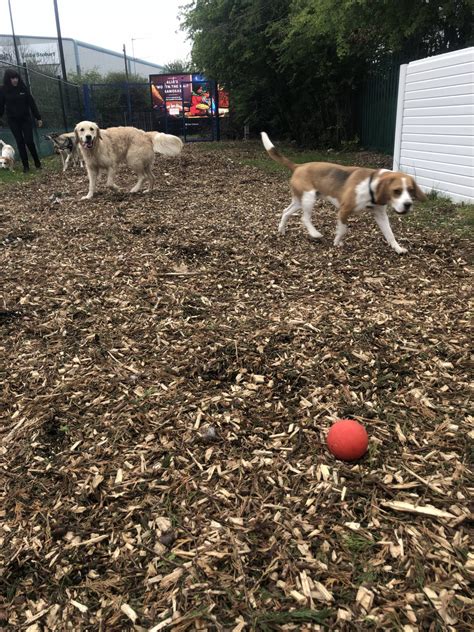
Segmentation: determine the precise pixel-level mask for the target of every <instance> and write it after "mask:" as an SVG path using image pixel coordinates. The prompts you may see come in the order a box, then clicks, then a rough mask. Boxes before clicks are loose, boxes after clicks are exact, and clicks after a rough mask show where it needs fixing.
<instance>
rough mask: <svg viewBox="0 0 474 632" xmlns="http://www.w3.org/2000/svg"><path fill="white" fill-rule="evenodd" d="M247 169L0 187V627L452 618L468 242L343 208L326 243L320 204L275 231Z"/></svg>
mask: <svg viewBox="0 0 474 632" xmlns="http://www.w3.org/2000/svg"><path fill="white" fill-rule="evenodd" d="M252 157H259V158H264V157H265V153H264V151H263V149H262V148H261V146H260V145H257V144H253V143H248V144H244V145H238V144H235V145H223V146H221V147H219V150H217V149H216V148H206V147H205V146H186V147H185V150H184V152H183V156H182V158H181V159H180V160H176V161H164V160H163V161H157V164H156V166H155V172H156V175H157V186H156V190H155V191H154V192H153V194H152V195H149V196H148V195H144V194H139V195H136V196H130V195H129V194H125V193H124V194H118V193H113V192H106V191H104V189H103V188H102V189H101V190H102V193H101V194H99V195H98V196H97V198H96V199H94V200H92V201H83V202H81V201H80V196H81V195H84V194H85V193H86V191H87V178H86V175H85V172H82V171H81V170H80V169H77V170H74V171H68V172H67V173H66V174H65V175H62V174H59V173H52V174H45V175H44V177H42V178H41V179H34V180H30V181H28V180H26V181H25V183H24V184H23V183H20V184H16V185H11V186H9V187H8V189H7V190H6V191H5V192H3V191H2V199H1V201H0V269H1V278H2V293H3V299H2V300H3V303H2V305H0V310H1V314H0V320H1V321H2V322H1V330H0V335H1V346H0V355H1V358H2V361H1V362H2V367H1V370H2V375H1V379H2V382H3V387H2V395H1V397H2V399H1V408H0V411H1V414H2V417H3V419H4V421H3V424H2V426H1V442H2V443H1V451H0V466H1V470H0V477H1V479H2V487H1V492H2V497H1V500H0V503H1V523H2V529H1V531H0V545H1V556H2V557H3V558H4V564H5V568H4V572H3V580H2V581H3V591H2V592H3V595H4V601H3V605H2V608H3V610H2V611H1V612H0V617H1V618H2V619H3V622H2V621H0V627H1V625H3V627H4V629H6V630H27V631H28V632H43V631H44V632H45V631H49V630H59V631H64V630H73V631H75V632H76V631H82V630H84V631H107V632H109V631H125V630H140V631H150V632H151V631H153V632H158V631H159V630H175V631H182V630H222V631H232V630H233V631H234V632H240V631H241V630H303V631H305V630H341V631H343V630H365V629H377V630H403V632H415V631H417V630H430V631H435V630H449V631H462V630H467V629H468V628H469V620H470V619H469V612H470V609H472V601H471V595H470V593H469V587H468V586H469V577H470V575H471V578H472V573H473V571H474V557H473V556H472V552H470V550H469V531H468V526H469V520H470V518H471V515H470V513H469V509H468V501H469V495H470V491H469V486H468V484H469V469H468V467H469V462H468V446H469V442H470V440H472V437H473V434H472V418H469V416H468V412H469V404H468V377H469V369H468V366H469V365H468V360H469V356H468V343H469V330H468V324H469V319H468V309H467V303H468V295H469V291H470V277H469V273H468V267H467V265H468V261H469V258H468V257H469V251H468V247H469V244H468V242H467V240H465V239H463V238H462V237H458V236H455V235H454V234H449V233H442V234H441V233H439V232H436V231H434V230H433V229H432V228H431V227H430V226H425V227H423V228H419V227H416V226H415V225H414V224H410V223H409V222H407V221H404V220H402V221H400V220H397V219H396V218H393V220H392V225H393V228H394V232H395V234H396V235H397V237H399V238H400V243H401V244H402V245H407V246H408V248H409V253H408V255H406V256H405V257H400V256H398V255H397V254H395V253H394V252H393V251H392V250H391V249H390V248H389V247H388V246H387V245H386V244H385V243H384V242H383V239H382V237H381V235H380V234H379V232H378V229H377V228H376V227H375V225H372V222H371V219H370V217H368V216H362V217H359V218H357V219H355V220H354V221H353V222H352V223H351V232H350V235H349V236H348V238H347V240H346V243H345V245H344V247H343V248H342V249H340V250H336V249H334V248H333V246H332V239H333V236H334V229H335V214H334V210H333V209H332V207H330V206H329V205H325V204H323V205H321V206H320V207H318V208H317V209H316V211H315V214H314V216H315V225H316V227H317V228H318V229H319V230H321V232H323V234H324V239H323V240H322V241H321V242H314V241H311V240H310V239H309V238H308V236H307V234H306V231H305V230H304V229H303V227H302V226H301V223H300V221H299V219H298V218H293V219H292V220H291V222H290V225H289V231H288V233H287V235H286V236H285V237H279V236H278V235H277V232H276V228H277V224H278V220H279V216H280V213H281V211H282V210H283V208H284V207H285V206H287V205H288V203H289V194H288V176H287V174H286V173H284V172H276V173H266V172H264V171H261V170H259V169H258V168H256V167H254V166H249V165H246V164H244V163H242V161H241V159H242V158H252ZM371 160H372V162H373V160H374V157H372V158H371ZM379 166H385V164H384V163H383V161H382V162H381V163H380V165H379ZM133 181H134V180H133V177H132V176H131V175H130V174H129V173H128V172H126V171H124V172H123V177H122V182H121V186H122V187H123V188H124V190H125V189H126V187H128V188H130V187H131V186H132V184H133ZM415 212H416V211H415ZM343 417H352V418H354V419H357V420H358V421H360V422H361V423H363V424H364V425H365V427H366V429H367V431H368V433H369V437H370V443H369V451H368V453H367V455H366V456H365V458H363V459H362V460H361V461H360V462H359V463H357V464H345V463H342V462H339V461H336V460H335V459H334V458H333V457H332V456H331V455H330V454H329V453H328V451H327V449H326V447H325V435H326V432H327V430H328V428H329V427H330V425H331V423H332V422H333V421H334V420H335V419H336V418H343ZM470 424H471V425H470ZM471 612H472V610H471Z"/></svg>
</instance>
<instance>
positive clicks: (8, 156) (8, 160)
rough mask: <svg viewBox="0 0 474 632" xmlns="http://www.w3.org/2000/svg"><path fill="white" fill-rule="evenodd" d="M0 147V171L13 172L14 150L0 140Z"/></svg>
mask: <svg viewBox="0 0 474 632" xmlns="http://www.w3.org/2000/svg"><path fill="white" fill-rule="evenodd" d="M0 145H1V146H2V155H1V156H0V169H10V171H15V169H14V167H15V150H14V149H13V147H12V146H11V145H7V143H5V142H4V141H3V140H0Z"/></svg>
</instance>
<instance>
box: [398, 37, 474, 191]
mask: <svg viewBox="0 0 474 632" xmlns="http://www.w3.org/2000/svg"><path fill="white" fill-rule="evenodd" d="M394 169H399V170H401V171H405V172H407V173H410V174H413V175H414V176H415V177H416V179H417V182H418V183H419V184H420V186H421V187H422V188H423V189H425V190H426V191H431V190H436V191H439V192H440V193H442V194H445V195H448V196H449V197H451V198H452V199H453V200H455V201H463V202H468V201H471V202H474V47H473V48H467V49H464V50H462V51H456V52H454V53H446V54H444V55H437V56H435V57H429V58H427V59H421V60H418V61H415V62H412V63H410V64H408V65H407V66H402V67H401V70H400V87H399V95H398V108H397V128H396V138H395V150H394Z"/></svg>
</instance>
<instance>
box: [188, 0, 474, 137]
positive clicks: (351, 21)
mask: <svg viewBox="0 0 474 632" xmlns="http://www.w3.org/2000/svg"><path fill="white" fill-rule="evenodd" d="M472 8H473V0H376V1H374V0H274V1H273V2H270V1H269V0H194V2H193V3H192V4H191V5H188V7H187V8H185V10H184V18H183V27H184V28H185V29H186V30H187V31H188V32H189V34H190V36H191V38H192V40H193V49H192V59H193V62H194V63H195V65H196V67H198V68H200V69H201V70H202V71H203V72H205V73H206V74H207V75H209V76H210V77H212V78H215V79H217V80H218V81H219V82H220V83H222V84H223V85H224V86H225V87H226V88H227V89H228V90H229V93H230V96H231V104H232V107H233V109H234V114H235V117H236V120H237V122H238V124H239V125H241V124H243V123H246V122H248V123H250V124H251V126H252V127H253V129H254V131H257V130H258V129H268V130H269V131H275V132H277V133H279V134H280V135H290V136H291V137H293V138H295V139H296V140H298V142H300V143H303V142H312V143H315V142H318V143H320V144H327V143H334V142H336V143H337V142H340V141H342V140H345V139H349V138H351V137H352V135H353V133H354V95H355V91H356V89H357V87H358V86H359V85H360V84H361V82H363V81H364V79H365V78H366V77H367V75H368V73H370V72H371V71H372V70H373V69H374V68H375V67H377V65H379V64H382V63H386V62H387V60H388V61H390V60H392V59H395V60H396V62H397V63H400V62H405V61H410V60H412V59H417V58H419V57H423V56H426V55H432V54H436V53H440V52H445V51H448V50H455V49H457V48H461V47H464V46H468V45H469V44H470V43H472V41H473V22H472ZM394 63H395V62H394Z"/></svg>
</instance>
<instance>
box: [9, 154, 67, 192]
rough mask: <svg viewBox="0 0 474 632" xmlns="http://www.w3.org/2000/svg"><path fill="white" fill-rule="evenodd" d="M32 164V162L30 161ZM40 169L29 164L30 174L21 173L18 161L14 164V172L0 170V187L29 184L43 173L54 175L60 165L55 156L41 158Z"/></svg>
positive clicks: (20, 165)
mask: <svg viewBox="0 0 474 632" xmlns="http://www.w3.org/2000/svg"><path fill="white" fill-rule="evenodd" d="M31 162H33V161H31ZM41 164H42V165H43V168H42V169H36V167H35V166H34V164H30V172H29V173H23V166H22V164H21V161H20V160H17V161H16V163H15V171H13V172H12V171H10V170H9V169H0V185H4V184H6V185H9V184H18V183H22V182H30V181H31V180H33V179H37V178H41V176H42V175H43V174H45V173H54V172H57V171H59V170H60V168H61V165H60V161H59V158H58V157H57V156H47V157H46V158H41Z"/></svg>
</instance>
